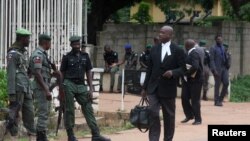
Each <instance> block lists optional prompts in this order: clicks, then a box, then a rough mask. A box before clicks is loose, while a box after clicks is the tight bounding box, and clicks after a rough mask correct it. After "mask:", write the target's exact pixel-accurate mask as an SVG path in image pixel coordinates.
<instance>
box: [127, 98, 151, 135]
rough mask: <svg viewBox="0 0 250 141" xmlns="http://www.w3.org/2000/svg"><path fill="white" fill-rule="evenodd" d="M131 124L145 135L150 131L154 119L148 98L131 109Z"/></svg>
mask: <svg viewBox="0 0 250 141" xmlns="http://www.w3.org/2000/svg"><path fill="white" fill-rule="evenodd" d="M130 122H131V124H132V125H134V126H135V127H137V128H138V129H139V130H140V131H141V132H143V133H146V132H147V131H148V130H149V128H150V126H151V125H152V118H151V110H150V109H149V102H148V99H147V98H142V99H141V101H140V103H139V104H138V105H136V106H135V107H134V108H133V109H131V111H130ZM143 130H144V131H143Z"/></svg>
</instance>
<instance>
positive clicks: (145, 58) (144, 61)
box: [139, 44, 152, 71]
mask: <svg viewBox="0 0 250 141" xmlns="http://www.w3.org/2000/svg"><path fill="white" fill-rule="evenodd" d="M151 48H152V45H150V44H148V45H147V46H146V48H145V51H143V52H142V53H141V55H140V58H139V62H140V65H141V68H140V70H142V71H146V70H147V68H148V63H149V54H150V49H151Z"/></svg>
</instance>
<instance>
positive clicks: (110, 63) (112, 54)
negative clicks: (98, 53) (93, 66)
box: [101, 45, 119, 93]
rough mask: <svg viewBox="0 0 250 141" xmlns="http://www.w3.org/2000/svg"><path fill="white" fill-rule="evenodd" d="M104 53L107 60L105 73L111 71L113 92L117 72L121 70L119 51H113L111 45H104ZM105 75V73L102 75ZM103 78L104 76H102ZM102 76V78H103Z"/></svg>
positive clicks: (111, 90)
mask: <svg viewBox="0 0 250 141" xmlns="http://www.w3.org/2000/svg"><path fill="white" fill-rule="evenodd" d="M104 51H105V52H104V53H103V58H104V61H105V69H104V73H110V75H111V76H110V77H111V78H110V79H111V81H110V92H111V93H112V92H113V88H114V83H115V73H116V72H117V71H119V66H118V65H117V63H118V53H117V52H116V51H113V50H112V49H111V48H110V46H109V45H105V46H104ZM101 76H103V75H101ZM102 78H103V77H102ZM102 78H101V80H103V79H102Z"/></svg>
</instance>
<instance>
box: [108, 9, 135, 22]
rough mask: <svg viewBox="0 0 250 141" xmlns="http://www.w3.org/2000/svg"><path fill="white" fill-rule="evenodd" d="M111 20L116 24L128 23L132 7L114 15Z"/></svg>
mask: <svg viewBox="0 0 250 141" xmlns="http://www.w3.org/2000/svg"><path fill="white" fill-rule="evenodd" d="M110 19H111V20H112V21H114V23H121V22H128V21H129V20H130V7H125V8H122V9H120V10H118V11H117V12H116V13H114V14H112V15H111V17H110Z"/></svg>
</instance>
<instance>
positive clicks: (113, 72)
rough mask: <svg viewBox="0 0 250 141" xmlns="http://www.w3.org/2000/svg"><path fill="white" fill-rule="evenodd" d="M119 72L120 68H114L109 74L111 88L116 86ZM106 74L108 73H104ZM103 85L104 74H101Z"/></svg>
mask: <svg viewBox="0 0 250 141" xmlns="http://www.w3.org/2000/svg"><path fill="white" fill-rule="evenodd" d="M117 71H119V67H118V66H114V67H112V68H111V69H110V70H109V71H108V72H107V73H110V88H113V87H114V84H115V74H116V72H117ZM104 73H106V72H104ZM100 83H101V84H103V73H102V74H101V82H100Z"/></svg>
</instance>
